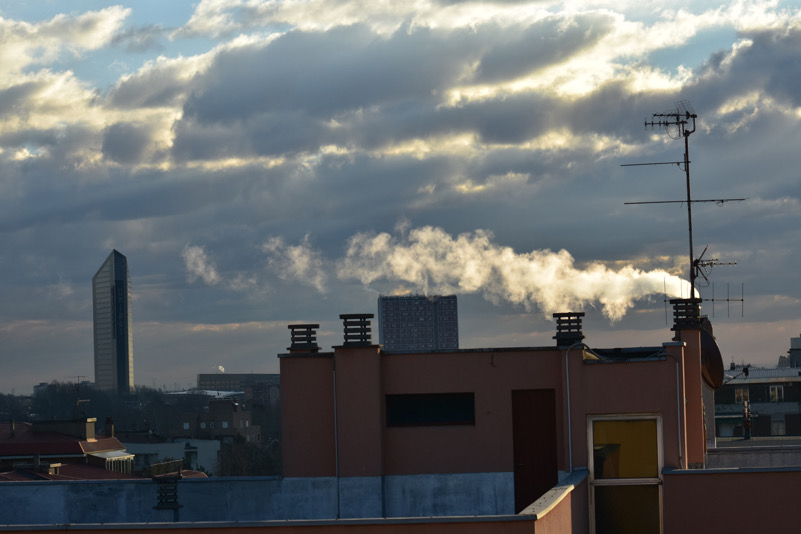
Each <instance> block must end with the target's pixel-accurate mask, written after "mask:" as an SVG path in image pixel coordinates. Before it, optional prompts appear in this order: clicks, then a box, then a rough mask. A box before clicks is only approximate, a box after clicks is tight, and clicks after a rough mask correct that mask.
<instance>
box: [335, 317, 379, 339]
mask: <svg viewBox="0 0 801 534" xmlns="http://www.w3.org/2000/svg"><path fill="white" fill-rule="evenodd" d="M373 317H374V315H373V314H372V313H343V314H340V316H339V318H340V319H342V322H343V327H344V333H345V342H344V343H343V346H345V347H368V346H371V345H372V344H373V342H372V334H371V330H370V319H372V318H373Z"/></svg>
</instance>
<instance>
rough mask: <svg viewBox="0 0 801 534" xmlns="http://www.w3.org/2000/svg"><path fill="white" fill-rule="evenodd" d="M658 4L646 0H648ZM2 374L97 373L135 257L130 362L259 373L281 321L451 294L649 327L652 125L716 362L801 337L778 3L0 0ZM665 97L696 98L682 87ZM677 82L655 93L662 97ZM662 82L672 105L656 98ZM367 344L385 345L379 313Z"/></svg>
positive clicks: (789, 95) (329, 341)
mask: <svg viewBox="0 0 801 534" xmlns="http://www.w3.org/2000/svg"><path fill="white" fill-rule="evenodd" d="M665 6H669V7H665ZM0 43H1V45H0V65H2V68H0V363H1V365H2V371H0V391H2V392H5V393H11V392H12V391H15V392H16V393H28V392H30V391H31V387H32V385H33V384H35V383H38V382H41V381H48V382H49V381H52V380H59V381H74V380H76V377H81V378H82V379H87V378H88V379H90V380H91V379H93V374H94V370H93V363H92V361H93V356H92V351H93V348H92V310H91V300H92V293H91V279H92V276H93V275H94V273H95V272H96V270H97V269H98V267H99V266H100V265H101V263H102V262H103V261H104V260H105V258H106V257H107V256H108V254H109V253H110V252H111V250H112V249H117V250H119V251H120V252H122V253H123V254H125V255H126V256H127V257H128V261H129V267H130V271H131V277H132V283H133V291H134V296H135V298H134V303H133V319H134V329H135V330H134V360H135V365H134V367H135V378H136V383H137V384H140V385H147V386H151V387H152V386H156V387H164V388H167V389H173V388H175V387H179V388H180V387H187V386H189V385H192V384H193V383H194V382H195V379H196V375H197V373H207V372H214V370H215V369H216V368H217V367H218V366H220V365H222V366H224V367H225V369H226V371H229V372H277V370H278V360H277V358H276V354H278V353H282V352H285V351H286V348H287V346H288V345H289V341H290V340H289V331H288V330H287V325H288V324H291V323H299V322H304V323H306V322H315V323H320V325H321V328H320V332H319V341H320V344H321V345H322V347H323V348H324V349H325V350H330V347H331V346H333V345H337V344H339V343H340V342H341V340H342V335H341V322H340V321H339V318H338V317H339V314H340V313H371V312H372V313H374V312H375V311H376V299H377V297H378V295H379V294H389V293H407V292H413V293H424V292H427V293H455V294H457V295H458V296H459V314H460V343H461V346H462V347H463V348H470V347H503V346H542V345H551V344H552V343H553V340H552V336H553V335H554V325H553V322H552V321H551V319H550V317H551V314H552V313H553V312H558V311H576V310H580V309H581V310H584V311H585V312H586V313H587V316H586V318H585V335H586V336H587V337H586V340H585V341H586V342H587V343H588V344H590V345H591V346H596V347H615V346H636V345H660V344H661V343H662V342H665V341H669V340H670V337H671V335H672V333H671V332H670V330H669V327H670V325H668V324H667V322H666V313H665V307H664V299H665V294H666V293H667V294H668V296H679V295H682V294H683V296H687V284H686V280H687V271H688V253H689V250H688V232H687V230H688V221H687V207H686V204H645V205H642V204H639V205H638V204H635V205H626V204H625V202H643V201H665V200H681V199H684V198H686V189H685V181H684V178H685V175H684V172H683V170H682V169H681V168H679V167H678V166H675V165H659V166H644V167H621V165H622V164H626V163H642V162H670V161H677V160H680V159H682V157H683V151H684V144H683V142H682V140H681V139H677V136H676V132H675V130H674V129H668V130H665V129H659V128H657V129H650V128H644V124H643V123H644V121H646V120H651V119H652V117H653V114H654V113H662V112H675V111H676V109H681V110H684V109H692V110H694V112H695V113H696V114H697V116H698V119H697V129H696V131H695V132H694V133H693V134H692V135H691V136H690V138H689V141H690V159H691V161H692V164H691V173H692V194H693V198H696V199H720V198H746V199H747V200H746V201H744V202H728V203H724V204H722V205H718V204H715V203H698V204H694V205H693V229H694V241H695V254H696V256H697V255H698V254H700V252H701V251H702V250H703V249H704V248H705V247H707V246H708V249H707V252H706V254H705V256H704V259H718V260H719V261H720V262H725V263H729V262H736V265H721V266H716V267H713V268H712V270H711V272H710V273H709V284H708V285H707V284H706V282H705V281H704V280H701V282H703V283H702V285H704V286H706V287H702V288H701V295H702V296H703V297H705V298H712V296H713V295H714V296H715V297H716V298H725V297H726V296H727V295H728V296H729V298H731V299H735V298H739V297H740V295H741V291H742V290H743V288H744V304H742V305H741V304H740V302H730V303H726V302H717V303H714V305H713V303H711V302H707V303H705V304H704V312H705V313H706V314H708V315H709V316H710V317H711V318H712V320H713V323H714V325H715V334H716V336H717V338H718V344H719V345H720V347H721V350H722V352H723V358H724V362H725V363H727V364H728V363H729V362H730V361H736V362H738V363H739V362H742V361H746V362H751V363H755V364H764V365H772V364H775V363H776V361H777V359H778V356H780V355H784V354H786V353H787V350H788V349H789V346H790V338H791V337H797V336H799V335H801V285H800V284H799V265H801V252H800V251H799V245H801V209H799V199H800V198H801V181H799V167H800V166H801V156H799V149H798V147H799V146H801V135H799V134H801V89H799V87H801V8H800V7H799V5H798V3H797V1H795V0H793V1H784V0H775V1H758V0H757V1H754V0H748V1H734V2H719V1H689V0H685V1H682V0H679V1H677V2H670V3H666V2H662V1H651V0H637V1H632V0H618V1H616V2H603V1H592V0H587V1H582V0H580V1H573V0H571V1H569V2H552V1H548V0H538V1H532V2H516V1H512V0H498V1H497V2H476V3H473V2H460V1H458V0H440V1H436V0H429V1H425V0H421V1H415V2H411V1H410V2H374V1H361V0H351V1H347V0H346V1H343V0H336V1H330V0H308V1H304V0H287V1H279V0H201V1H199V2H198V1H178V0H170V1H168V2H164V1H158V2H157V1H155V0H139V1H137V2H130V3H128V4H127V5H126V4H120V5H110V4H108V3H105V2H100V1H94V0H73V1H71V2H58V1H53V0H48V1H44V0H35V1H34V0H31V1H20V0H14V1H2V0H0ZM685 102H688V103H689V105H690V106H691V108H687V107H686V106H687V104H686V103H685ZM677 103H678V104H677ZM677 106H678V108H677ZM375 330H376V334H375V340H376V341H377V328H376V329H375Z"/></svg>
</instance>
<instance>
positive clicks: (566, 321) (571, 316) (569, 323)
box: [553, 312, 584, 347]
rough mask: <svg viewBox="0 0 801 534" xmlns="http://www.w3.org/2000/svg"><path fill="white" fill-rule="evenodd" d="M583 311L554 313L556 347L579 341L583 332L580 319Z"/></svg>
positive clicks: (582, 336)
mask: <svg viewBox="0 0 801 534" xmlns="http://www.w3.org/2000/svg"><path fill="white" fill-rule="evenodd" d="M582 317H584V312H566V313H554V314H553V318H554V319H556V335H555V336H553V339H555V340H556V346H557V347H569V346H570V345H573V344H574V343H581V341H582V340H583V339H584V334H583V333H582V331H581V321H582V319H581V318H582Z"/></svg>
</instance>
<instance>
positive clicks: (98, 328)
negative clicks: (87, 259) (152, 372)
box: [92, 250, 134, 395]
mask: <svg viewBox="0 0 801 534" xmlns="http://www.w3.org/2000/svg"><path fill="white" fill-rule="evenodd" d="M92 311H93V314H94V332H95V387H96V388H98V389H104V390H113V391H116V392H117V393H120V394H126V395H127V394H129V393H131V392H133V387H134V374H133V338H132V335H131V334H132V332H131V330H132V329H131V326H132V322H131V276H130V274H129V273H128V259H127V258H126V257H125V256H123V255H122V254H120V253H119V252H117V251H116V250H113V251H112V252H111V254H109V256H108V258H106V261H104V262H103V265H101V266H100V269H98V270H97V273H96V274H95V275H94V277H93V278H92Z"/></svg>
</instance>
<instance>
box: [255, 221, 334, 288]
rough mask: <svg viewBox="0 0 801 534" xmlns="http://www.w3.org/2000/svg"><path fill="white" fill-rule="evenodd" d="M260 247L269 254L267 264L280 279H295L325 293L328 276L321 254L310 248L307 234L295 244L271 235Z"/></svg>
mask: <svg viewBox="0 0 801 534" xmlns="http://www.w3.org/2000/svg"><path fill="white" fill-rule="evenodd" d="M261 249H262V252H265V253H267V254H269V255H270V257H269V258H268V260H267V264H268V265H269V266H270V268H271V269H272V270H273V271H275V272H276V273H277V274H278V277H279V278H280V279H281V280H295V281H298V282H301V283H304V284H307V285H310V286H312V287H314V288H316V289H317V291H319V292H320V293H325V289H326V288H325V285H326V282H327V279H328V277H327V276H326V274H325V270H324V267H323V263H324V262H323V259H322V255H321V254H320V252H319V251H317V250H314V249H313V248H312V246H311V243H310V240H309V235H308V234H307V235H305V236H304V237H303V240H302V241H301V242H300V243H299V244H297V245H288V244H286V243H285V242H284V240H283V239H281V238H280V237H271V238H270V239H268V240H267V241H266V242H265V243H264V244H263V245H262V246H261Z"/></svg>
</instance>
